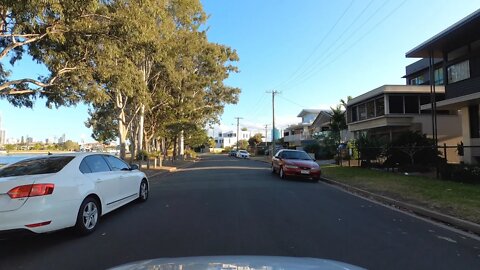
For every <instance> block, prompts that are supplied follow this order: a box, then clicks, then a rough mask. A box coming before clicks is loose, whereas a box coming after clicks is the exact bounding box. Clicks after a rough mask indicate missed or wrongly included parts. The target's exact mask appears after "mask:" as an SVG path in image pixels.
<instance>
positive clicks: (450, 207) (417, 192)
mask: <svg viewBox="0 0 480 270" xmlns="http://www.w3.org/2000/svg"><path fill="white" fill-rule="evenodd" d="M322 173H323V176H325V177H326V178H329V179H332V180H336V181H338V182H341V183H344V184H348V185H351V186H354V187H357V188H361V189H364V190H367V191H370V192H372V193H376V194H380V195H383V196H386V197H390V198H392V199H396V200H399V201H402V202H407V203H412V204H416V205H419V206H423V207H425V208H428V209H432V210H435V211H438V212H441V213H444V214H449V215H451V216H455V217H458V218H461V219H465V220H469V221H472V222H475V223H478V224H480V185H473V184H463V183H458V182H452V181H445V180H437V179H432V178H429V177H423V176H410V175H409V176H407V175H402V174H398V173H389V172H383V171H377V170H371V169H363V168H358V167H340V166H336V165H327V166H322Z"/></svg>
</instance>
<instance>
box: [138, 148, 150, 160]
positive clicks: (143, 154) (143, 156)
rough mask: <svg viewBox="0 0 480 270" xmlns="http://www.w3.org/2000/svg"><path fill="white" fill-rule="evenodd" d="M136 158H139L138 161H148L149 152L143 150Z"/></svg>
mask: <svg viewBox="0 0 480 270" xmlns="http://www.w3.org/2000/svg"><path fill="white" fill-rule="evenodd" d="M136 158H137V160H147V158H148V152H147V151H145V150H141V151H139V152H138V153H137V156H136Z"/></svg>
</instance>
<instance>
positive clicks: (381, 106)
mask: <svg viewBox="0 0 480 270" xmlns="http://www.w3.org/2000/svg"><path fill="white" fill-rule="evenodd" d="M375 115H376V116H382V115H385V100H384V99H383V97H381V98H377V99H376V100H375Z"/></svg>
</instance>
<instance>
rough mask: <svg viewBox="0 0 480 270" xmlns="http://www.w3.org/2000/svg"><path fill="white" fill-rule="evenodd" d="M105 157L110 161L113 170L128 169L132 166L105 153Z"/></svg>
mask: <svg viewBox="0 0 480 270" xmlns="http://www.w3.org/2000/svg"><path fill="white" fill-rule="evenodd" d="M104 157H105V159H106V160H107V161H108V164H110V167H111V168H112V170H113V171H126V170H128V169H129V168H130V166H128V164H127V163H125V162H124V161H123V160H120V159H118V158H116V157H114V156H110V155H105V156H104Z"/></svg>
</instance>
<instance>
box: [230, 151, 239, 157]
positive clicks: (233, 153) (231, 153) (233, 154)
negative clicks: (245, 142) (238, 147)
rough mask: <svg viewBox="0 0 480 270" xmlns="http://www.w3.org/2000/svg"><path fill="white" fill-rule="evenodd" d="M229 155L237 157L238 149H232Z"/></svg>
mask: <svg viewBox="0 0 480 270" xmlns="http://www.w3.org/2000/svg"><path fill="white" fill-rule="evenodd" d="M228 155H229V156H231V157H236V156H237V151H235V150H232V151H230V153H228Z"/></svg>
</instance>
